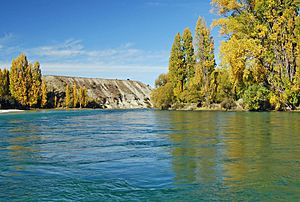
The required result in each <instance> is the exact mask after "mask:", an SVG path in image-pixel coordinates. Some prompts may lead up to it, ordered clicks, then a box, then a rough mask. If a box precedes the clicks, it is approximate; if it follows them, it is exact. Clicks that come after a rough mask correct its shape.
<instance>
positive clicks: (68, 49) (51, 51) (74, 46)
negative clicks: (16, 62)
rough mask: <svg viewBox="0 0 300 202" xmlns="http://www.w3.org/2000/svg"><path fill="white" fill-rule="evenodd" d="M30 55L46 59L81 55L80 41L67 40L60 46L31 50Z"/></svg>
mask: <svg viewBox="0 0 300 202" xmlns="http://www.w3.org/2000/svg"><path fill="white" fill-rule="evenodd" d="M28 52H29V53H30V54H33V55H37V56H46V57H59V58H61V57H73V56H78V55H80V54H82V53H83V46H82V44H81V41H80V40H73V39H69V40H66V41H65V42H63V43H62V44H54V45H46V46H39V47H35V48H31V49H29V50H28Z"/></svg>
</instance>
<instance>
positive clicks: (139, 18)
mask: <svg viewBox="0 0 300 202" xmlns="http://www.w3.org/2000/svg"><path fill="white" fill-rule="evenodd" d="M210 10H211V5H210V0H26V1H21V0H1V6H0V68H4V67H7V68H9V67H10V65H11V61H12V59H13V58H15V57H17V56H18V55H19V54H20V53H24V54H25V55H26V56H27V58H28V60H29V61H30V62H34V61H39V62H40V64H41V69H42V73H43V74H44V75H65V76H80V77H93V78H112V79H115V78H118V79H131V80H139V81H142V82H144V83H146V84H150V85H152V86H153V84H154V81H155V79H156V78H157V77H158V75H159V74H161V73H165V72H167V69H168V61H169V55H170V50H171V46H172V43H173V40H174V37H175V34H176V33H177V32H180V33H182V32H183V30H184V29H185V28H186V27H189V28H190V29H191V30H192V32H194V29H195V25H196V21H197V19H198V17H199V16H201V17H204V18H205V20H206V21H207V25H208V26H210V24H211V22H212V20H213V19H216V18H217V17H218V16H217V15H215V14H213V13H212V12H210ZM212 35H213V37H214V38H215V46H216V50H215V52H216V53H218V47H219V43H220V40H221V37H220V36H219V34H218V30H216V29H213V30H212Z"/></svg>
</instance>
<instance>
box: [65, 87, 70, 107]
mask: <svg viewBox="0 0 300 202" xmlns="http://www.w3.org/2000/svg"><path fill="white" fill-rule="evenodd" d="M65 102H66V103H65V104H66V108H69V107H70V87H69V84H68V83H67V86H66V100H65Z"/></svg>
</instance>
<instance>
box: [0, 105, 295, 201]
mask: <svg viewBox="0 0 300 202" xmlns="http://www.w3.org/2000/svg"><path fill="white" fill-rule="evenodd" d="M52 200H57V201H299V200H300V113H247V112H175V111H155V110H79V111H42V112H26V113H22V114H6V115H0V201H52Z"/></svg>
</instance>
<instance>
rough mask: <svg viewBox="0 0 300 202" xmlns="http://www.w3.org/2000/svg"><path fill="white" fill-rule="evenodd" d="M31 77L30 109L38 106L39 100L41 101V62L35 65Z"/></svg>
mask: <svg viewBox="0 0 300 202" xmlns="http://www.w3.org/2000/svg"><path fill="white" fill-rule="evenodd" d="M31 76H32V80H31V85H30V92H29V104H30V107H32V106H37V104H38V102H39V100H40V99H41V84H42V73H41V69H40V63H39V62H36V63H34V65H33V67H32V69H31Z"/></svg>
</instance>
